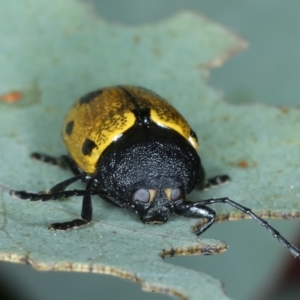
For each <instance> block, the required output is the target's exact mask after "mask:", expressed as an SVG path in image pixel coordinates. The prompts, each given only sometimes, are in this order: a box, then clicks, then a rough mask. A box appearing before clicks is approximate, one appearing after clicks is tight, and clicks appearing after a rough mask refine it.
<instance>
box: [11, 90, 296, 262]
mask: <svg viewBox="0 0 300 300" xmlns="http://www.w3.org/2000/svg"><path fill="white" fill-rule="evenodd" d="M62 136H63V140H64V143H65V145H66V148H67V149H68V152H69V155H62V156H61V157H58V158H57V157H52V156H49V155H46V154H40V153H33V154H32V157H33V158H35V159H37V160H40V161H44V162H47V163H51V164H56V165H59V166H61V167H64V168H69V169H70V170H71V171H72V172H73V174H74V176H73V177H71V178H69V179H67V180H65V181H63V182H60V183H58V184H56V185H55V186H54V187H52V188H51V189H50V190H48V191H47V192H45V193H30V192H26V191H16V190H11V191H10V194H11V195H13V196H15V197H17V198H20V199H30V200H31V201H37V200H41V201H48V200H58V199H61V198H68V197H71V196H82V197H83V201H82V211H81V218H79V219H75V220H72V221H68V222H63V223H54V224H51V225H50V226H49V229H54V230H68V229H72V228H78V227H81V226H84V225H87V224H88V223H90V222H91V220H92V201H91V196H92V195H98V196H100V197H101V198H102V199H103V200H105V201H108V202H110V203H112V204H114V205H116V206H119V207H121V208H127V209H129V210H132V211H134V212H136V213H137V214H138V215H139V216H140V220H141V221H142V222H144V223H165V222H166V221H167V220H168V218H169V216H170V215H171V214H177V215H180V216H184V217H188V218H197V219H199V218H205V219H207V220H208V221H207V222H206V223H205V224H203V225H202V226H201V227H199V228H198V229H196V231H195V234H196V235H200V234H202V233H203V232H204V231H206V230H207V229H208V228H209V227H210V226H211V225H212V224H213V223H214V221H215V216H216V213H215V211H213V210H212V209H210V208H209V207H208V205H211V204H214V203H227V204H229V205H231V206H233V207H235V208H236V209H238V210H240V211H242V212H243V213H245V214H247V215H249V216H251V217H252V218H253V219H254V220H255V221H257V222H258V223H259V224H260V225H262V226H263V227H265V228H266V229H267V230H268V231H269V232H270V233H271V235H273V237H275V238H277V240H278V241H279V242H280V243H281V244H282V245H283V246H285V247H287V248H288V250H289V251H290V252H291V253H292V254H293V255H294V256H296V257H299V256H300V251H299V250H298V249H297V248H296V247H295V246H293V245H292V244H290V243H289V242H288V241H287V240H286V239H285V238H284V237H283V236H282V235H280V233H279V232H278V231H277V230H275V229H274V228H273V227H272V226H271V225H269V224H268V223H267V222H266V221H265V220H263V219H262V218H260V217H259V216H258V215H256V214H255V213H254V212H252V211H251V209H249V208H247V207H244V206H242V205H240V204H238V203H236V202H234V201H232V200H231V199H229V198H228V197H224V198H212V199H207V200H201V201H198V202H191V201H188V200H186V196H187V195H188V194H189V193H190V192H191V191H192V190H193V189H194V188H195V187H196V186H200V187H209V186H211V185H218V184H220V183H223V182H226V181H228V180H229V176H227V175H222V176H216V177H215V178H212V179H210V180H208V181H205V171H204V168H203V166H202V163H201V159H200V157H199V155H198V153H197V149H198V140H197V136H196V134H195V132H194V131H193V130H192V129H191V127H190V126H189V124H188V123H187V121H186V120H185V119H184V118H183V117H182V116H181V114H180V113H179V112H178V111H177V110H175V108H173V107H172V106H171V105H170V104H169V103H168V102H167V101H166V100H165V99H163V98H162V97H160V96H159V95H157V94H156V93H154V92H152V91H150V90H148V89H145V88H142V87H138V86H128V85H119V86H111V87H105V88H102V89H98V90H96V91H93V92H90V93H88V94H86V95H85V96H83V97H81V98H80V99H79V100H78V101H77V102H76V103H75V104H74V106H73V107H72V108H71V109H70V111H69V112H68V114H67V116H66V118H65V121H64V124H63V128H62ZM76 181H82V182H84V183H86V188H85V189H84V190H67V191H66V188H67V187H68V186H69V185H71V184H72V183H74V182H76Z"/></svg>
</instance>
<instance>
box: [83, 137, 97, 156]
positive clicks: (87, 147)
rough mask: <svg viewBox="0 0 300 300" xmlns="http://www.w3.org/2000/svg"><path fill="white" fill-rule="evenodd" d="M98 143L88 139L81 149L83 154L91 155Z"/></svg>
mask: <svg viewBox="0 0 300 300" xmlns="http://www.w3.org/2000/svg"><path fill="white" fill-rule="evenodd" d="M95 147H97V145H96V144H95V143H94V142H93V141H92V140H90V139H86V140H85V141H84V143H83V145H82V148H81V151H82V153H83V155H90V154H91V153H92V151H93V149H94V148H95Z"/></svg>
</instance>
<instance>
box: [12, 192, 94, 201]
mask: <svg viewBox="0 0 300 300" xmlns="http://www.w3.org/2000/svg"><path fill="white" fill-rule="evenodd" d="M9 193H10V195H12V196H13V197H16V198H19V199H23V200H30V201H39V200H41V201H43V202H44V201H49V200H59V199H64V198H69V197H72V196H84V195H86V194H87V193H89V194H91V195H98V194H99V192H98V193H97V191H86V190H72V191H60V192H56V193H52V194H48V193H30V192H26V191H15V190H11V191H9Z"/></svg>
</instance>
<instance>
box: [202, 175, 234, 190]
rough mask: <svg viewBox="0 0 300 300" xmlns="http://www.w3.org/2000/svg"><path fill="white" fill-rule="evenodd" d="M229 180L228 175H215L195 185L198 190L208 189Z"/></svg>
mask: <svg viewBox="0 0 300 300" xmlns="http://www.w3.org/2000/svg"><path fill="white" fill-rule="evenodd" d="M229 181H230V177H229V176H228V175H217V176H215V177H212V178H208V179H207V180H206V181H204V182H203V184H201V185H199V186H198V187H197V189H198V190H202V191H203V190H208V189H210V188H212V187H213V188H214V187H219V186H220V185H222V184H226V183H228V182H229Z"/></svg>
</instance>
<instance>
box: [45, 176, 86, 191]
mask: <svg viewBox="0 0 300 300" xmlns="http://www.w3.org/2000/svg"><path fill="white" fill-rule="evenodd" d="M78 180H82V176H81V175H78V176H75V177H72V178H69V179H67V180H64V181H62V182H60V183H58V184H56V185H55V186H53V187H52V188H51V189H49V190H47V192H46V193H47V194H54V193H58V192H62V191H64V190H65V189H66V188H67V187H68V186H69V185H71V184H72V183H74V182H76V181H78Z"/></svg>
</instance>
